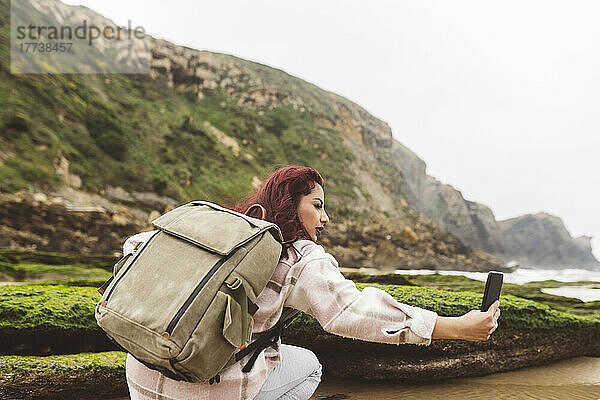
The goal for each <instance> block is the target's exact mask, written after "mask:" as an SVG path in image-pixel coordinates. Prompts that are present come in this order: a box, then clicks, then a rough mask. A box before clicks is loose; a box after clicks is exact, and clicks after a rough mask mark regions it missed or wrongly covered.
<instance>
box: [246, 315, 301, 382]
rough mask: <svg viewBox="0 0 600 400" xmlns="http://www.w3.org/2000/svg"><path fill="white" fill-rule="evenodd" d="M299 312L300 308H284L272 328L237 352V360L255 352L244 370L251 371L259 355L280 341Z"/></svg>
mask: <svg viewBox="0 0 600 400" xmlns="http://www.w3.org/2000/svg"><path fill="white" fill-rule="evenodd" d="M298 313H299V311H298V310H294V309H292V308H288V307H286V308H284V309H283V312H282V313H281V318H279V321H278V322H277V323H276V324H275V325H274V326H273V327H272V328H270V329H268V330H266V331H264V332H262V333H261V334H260V336H259V338H258V339H256V340H255V341H254V342H252V343H250V344H249V345H248V346H246V347H245V348H243V349H242V350H240V351H238V352H237V353H236V354H235V361H240V360H241V359H242V358H244V357H246V356H247V355H248V354H250V353H252V352H254V354H252V357H250V359H249V360H248V362H247V363H246V365H244V368H242V372H250V370H251V369H252V367H253V366H254V362H255V361H256V359H257V358H258V355H259V354H260V353H261V352H262V351H263V350H264V349H266V348H267V347H269V346H272V345H274V344H276V343H277V342H278V341H279V338H280V337H281V333H282V332H283V329H284V328H285V327H286V326H288V325H289V324H290V323H291V322H292V321H293V320H294V318H295V317H296V315H298Z"/></svg>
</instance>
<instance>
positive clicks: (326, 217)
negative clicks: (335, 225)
mask: <svg viewBox="0 0 600 400" xmlns="http://www.w3.org/2000/svg"><path fill="white" fill-rule="evenodd" d="M327 222H329V216H328V215H327V213H326V212H325V211H323V215H321V223H323V224H326V223H327Z"/></svg>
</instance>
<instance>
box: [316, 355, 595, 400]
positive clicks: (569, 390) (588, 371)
mask: <svg viewBox="0 0 600 400" xmlns="http://www.w3.org/2000/svg"><path fill="white" fill-rule="evenodd" d="M311 399H315V400H316V399H318V400H346V399H347V400H367V399H368V400H384V399H386V400H387V399H415V400H416V399H444V400H448V399H460V400H467V399H540V400H541V399H548V400H552V399H557V400H558V399H560V400H563V399H593V400H597V399H600V358H596V357H577V358H572V359H569V360H563V361H559V362H556V363H552V364H549V365H547V366H541V367H530V368H523V369H520V370H516V371H510V372H503V373H498V374H492V375H488V376H483V377H477V378H460V379H449V380H444V381H434V382H427V383H423V384H406V383H392V382H368V381H357V380H343V379H336V378H326V379H323V381H322V382H321V385H320V386H319V388H318V389H317V391H316V392H315V394H314V395H313V396H312V397H311Z"/></svg>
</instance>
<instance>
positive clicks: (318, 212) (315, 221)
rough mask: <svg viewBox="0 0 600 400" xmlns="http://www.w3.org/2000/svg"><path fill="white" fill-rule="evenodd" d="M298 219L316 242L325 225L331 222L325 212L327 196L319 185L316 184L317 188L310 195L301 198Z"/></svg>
mask: <svg viewBox="0 0 600 400" xmlns="http://www.w3.org/2000/svg"><path fill="white" fill-rule="evenodd" d="M298 218H300V222H301V223H302V226H304V229H306V232H308V234H309V235H310V237H311V238H312V240H313V241H315V242H316V241H317V237H318V236H319V235H320V234H321V231H322V230H323V228H324V227H325V224H326V223H327V222H328V221H329V217H328V216H327V213H326V212H325V194H324V193H323V188H322V187H321V185H319V184H318V183H315V187H314V188H313V190H312V191H311V192H310V193H309V194H307V195H304V196H302V197H301V198H300V203H299V204H298Z"/></svg>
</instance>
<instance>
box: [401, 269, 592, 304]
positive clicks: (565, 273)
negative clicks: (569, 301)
mask: <svg viewBox="0 0 600 400" xmlns="http://www.w3.org/2000/svg"><path fill="white" fill-rule="evenodd" d="M396 273H397V274H404V275H431V274H436V273H437V274H440V275H462V276H466V277H467V278H471V279H476V280H478V281H483V282H485V280H486V279H487V275H488V274H487V272H468V271H437V270H429V269H408V270H396ZM551 279H552V280H555V281H559V282H580V281H593V282H600V270H587V269H579V268H565V269H538V268H517V269H516V270H515V271H514V272H505V273H504V282H506V283H517V284H519V285H521V284H523V283H528V282H534V281H545V280H551ZM541 291H542V292H543V293H548V294H553V295H556V296H565V297H574V298H578V299H580V300H582V301H595V300H600V285H597V284H596V285H580V286H561V287H558V288H543V289H541Z"/></svg>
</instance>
